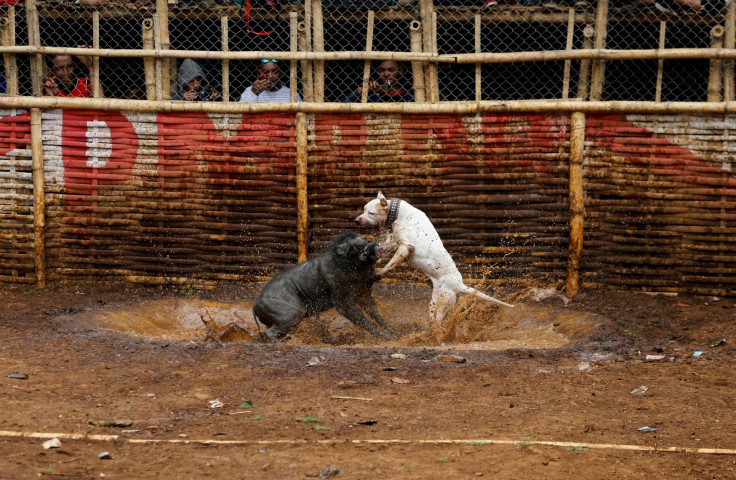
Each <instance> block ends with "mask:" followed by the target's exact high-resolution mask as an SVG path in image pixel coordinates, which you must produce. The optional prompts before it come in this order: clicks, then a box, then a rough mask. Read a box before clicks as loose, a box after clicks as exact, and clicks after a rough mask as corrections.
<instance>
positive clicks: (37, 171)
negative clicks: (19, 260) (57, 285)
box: [31, 108, 46, 288]
mask: <svg viewBox="0 0 736 480" xmlns="http://www.w3.org/2000/svg"><path fill="white" fill-rule="evenodd" d="M31 161H32V165H33V166H32V177H33V259H34V266H35V271H36V286H37V287H39V288H43V287H45V286H46V243H45V239H44V233H45V230H46V213H45V212H46V197H45V195H44V178H43V145H42V143H41V110H39V109H38V108H32V109H31Z"/></svg>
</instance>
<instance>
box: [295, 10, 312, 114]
mask: <svg viewBox="0 0 736 480" xmlns="http://www.w3.org/2000/svg"><path fill="white" fill-rule="evenodd" d="M307 3H309V2H307ZM298 28H299V37H298V38H297V45H298V46H299V51H300V52H308V51H309V44H308V43H307V33H308V30H309V28H308V27H307V25H305V24H304V22H300V23H299V26H298ZM301 65H302V96H303V97H304V100H305V101H307V102H313V101H314V89H313V88H312V62H310V61H307V60H302V61H301Z"/></svg>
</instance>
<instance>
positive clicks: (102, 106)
mask: <svg viewBox="0 0 736 480" xmlns="http://www.w3.org/2000/svg"><path fill="white" fill-rule="evenodd" d="M0 108H24V109H29V108H40V109H43V110H46V109H53V108H62V109H70V110H74V109H76V110H89V109H94V110H119V111H135V112H202V113H258V112H280V113H295V112H306V113H341V114H350V113H403V114H458V115H470V114H474V113H479V112H538V113H550V112H557V113H570V112H586V113H606V112H609V113H642V114H644V113H646V114H699V115H726V114H732V113H736V101H732V102H661V103H656V102H636V101H589V102H583V101H580V100H505V101H483V102H472V103H470V102H443V103H435V104H421V103H307V102H302V103H244V102H229V103H220V102H175V101H170V100H165V101H160V102H156V101H146V100H127V99H113V98H63V97H0Z"/></svg>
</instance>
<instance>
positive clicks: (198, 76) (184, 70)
mask: <svg viewBox="0 0 736 480" xmlns="http://www.w3.org/2000/svg"><path fill="white" fill-rule="evenodd" d="M176 84H177V85H179V91H178V92H176V93H174V94H173V95H172V96H171V99H172V100H185V101H189V102H193V101H205V102H208V101H209V102H211V101H215V100H220V94H219V93H218V92H217V91H215V89H214V88H212V87H210V86H208V84H207V76H206V75H205V74H204V70H202V67H200V66H199V64H198V63H197V62H195V61H194V60H192V59H190V58H187V59H185V60H184V61H183V62H181V66H180V67H179V76H178V77H177V78H176Z"/></svg>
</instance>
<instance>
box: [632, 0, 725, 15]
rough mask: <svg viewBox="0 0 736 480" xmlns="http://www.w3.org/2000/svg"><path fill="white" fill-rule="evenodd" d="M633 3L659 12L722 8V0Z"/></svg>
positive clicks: (639, 0) (712, 11)
mask: <svg viewBox="0 0 736 480" xmlns="http://www.w3.org/2000/svg"><path fill="white" fill-rule="evenodd" d="M635 3H637V4H639V5H644V6H649V7H651V6H653V7H654V8H656V9H657V10H659V11H660V12H665V13H671V12H675V11H679V10H685V11H687V10H694V11H696V12H705V13H711V14H716V13H718V12H719V11H721V9H722V8H723V6H724V4H725V2H724V1H723V0H702V1H701V0H635Z"/></svg>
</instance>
